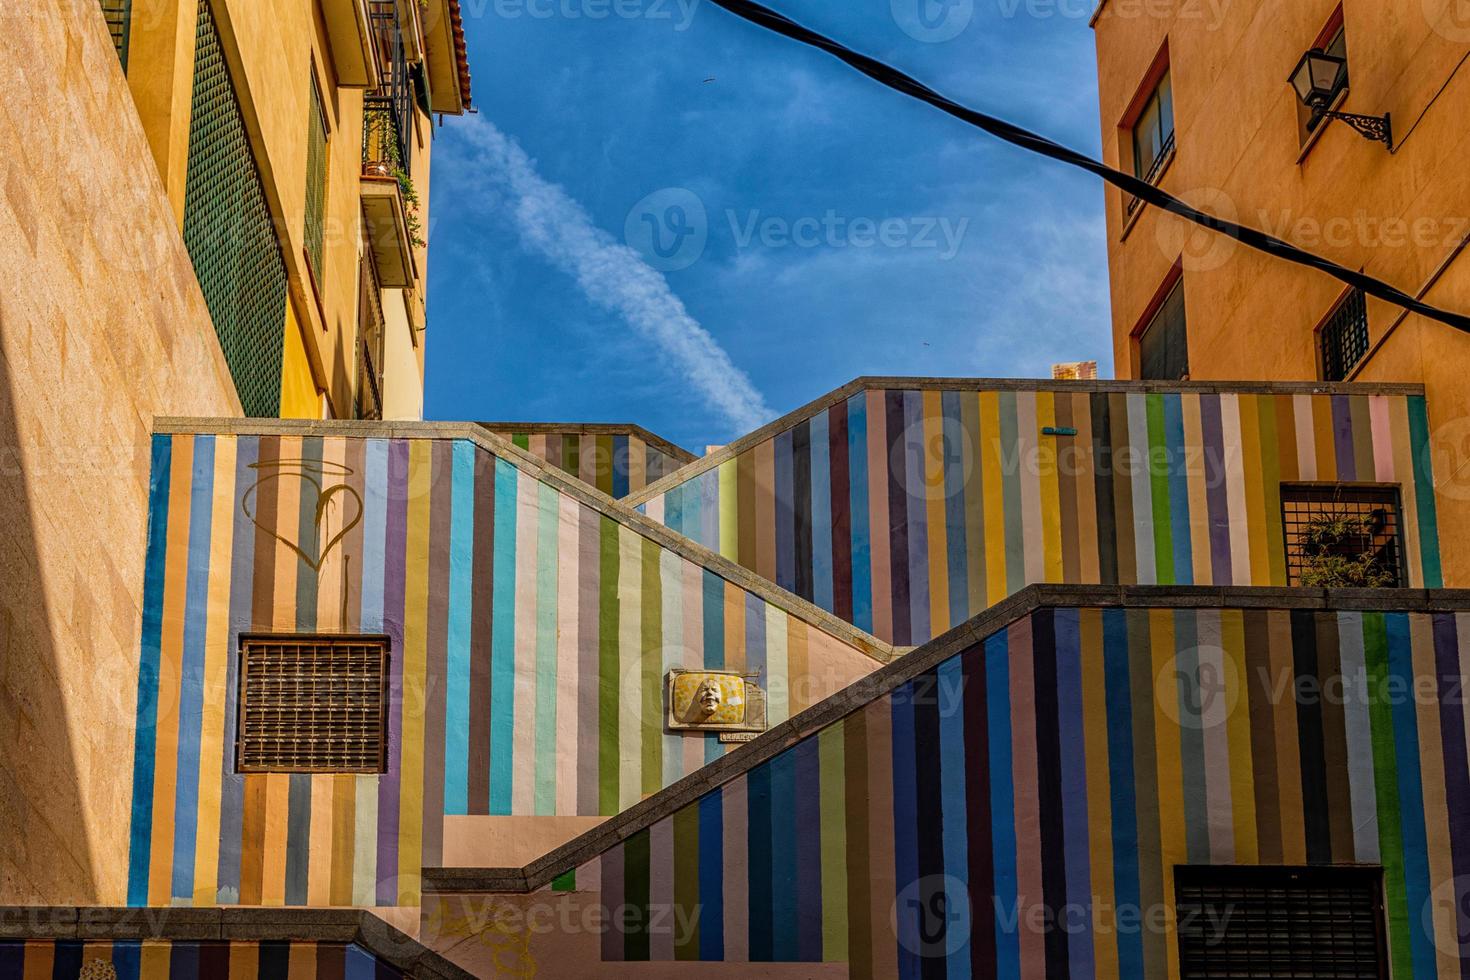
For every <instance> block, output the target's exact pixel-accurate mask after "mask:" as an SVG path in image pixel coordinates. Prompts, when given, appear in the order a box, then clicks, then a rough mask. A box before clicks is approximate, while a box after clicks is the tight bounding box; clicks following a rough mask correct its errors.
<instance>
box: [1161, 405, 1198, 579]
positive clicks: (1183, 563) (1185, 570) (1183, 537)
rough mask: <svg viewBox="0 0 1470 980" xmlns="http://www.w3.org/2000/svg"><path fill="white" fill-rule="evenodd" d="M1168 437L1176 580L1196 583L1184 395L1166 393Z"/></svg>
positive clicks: (1166, 430) (1170, 509)
mask: <svg viewBox="0 0 1470 980" xmlns="http://www.w3.org/2000/svg"><path fill="white" fill-rule="evenodd" d="M1164 439H1165V441H1166V442H1167V443H1168V447H1169V513H1170V514H1171V515H1173V516H1172V523H1173V525H1174V533H1173V535H1171V536H1172V537H1173V539H1174V583H1175V584H1177V585H1193V584H1194V547H1193V544H1192V543H1191V541H1190V533H1189V472H1188V469H1187V466H1188V455H1187V451H1186V450H1185V448H1184V398H1183V396H1181V395H1165V396H1164Z"/></svg>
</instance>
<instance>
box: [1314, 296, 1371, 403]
mask: <svg viewBox="0 0 1470 980" xmlns="http://www.w3.org/2000/svg"><path fill="white" fill-rule="evenodd" d="M1320 343H1321V347H1322V380H1324V381H1343V380H1345V379H1346V378H1347V376H1348V374H1349V372H1351V371H1352V369H1353V368H1354V367H1356V366H1357V364H1358V362H1359V361H1361V360H1362V359H1363V357H1364V355H1366V354H1367V353H1368V299H1367V297H1366V296H1365V295H1364V294H1363V291H1362V290H1361V289H1354V290H1353V291H1352V292H1350V293H1348V294H1347V295H1346V296H1344V297H1343V299H1342V302H1341V303H1338V304H1337V308H1336V309H1335V310H1333V311H1332V315H1331V316H1329V317H1328V318H1327V322H1326V323H1324V324H1322V329H1321V331H1320Z"/></svg>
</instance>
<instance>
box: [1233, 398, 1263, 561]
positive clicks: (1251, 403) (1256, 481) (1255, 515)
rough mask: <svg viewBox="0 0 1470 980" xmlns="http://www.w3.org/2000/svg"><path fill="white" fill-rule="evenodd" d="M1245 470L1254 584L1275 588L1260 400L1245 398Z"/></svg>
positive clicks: (1242, 411) (1242, 403) (1242, 402)
mask: <svg viewBox="0 0 1470 980" xmlns="http://www.w3.org/2000/svg"><path fill="white" fill-rule="evenodd" d="M1238 403H1239V405H1240V449H1241V469H1242V470H1244V472H1245V513H1246V528H1247V533H1248V534H1249V539H1250V549H1251V561H1250V568H1251V584H1252V585H1270V584H1271V559H1270V556H1269V555H1267V554H1266V491H1265V489H1264V488H1263V487H1262V484H1261V480H1262V476H1261V418H1260V410H1259V407H1260V399H1259V398H1257V397H1256V396H1255V395H1241V396H1240V398H1239V402H1238Z"/></svg>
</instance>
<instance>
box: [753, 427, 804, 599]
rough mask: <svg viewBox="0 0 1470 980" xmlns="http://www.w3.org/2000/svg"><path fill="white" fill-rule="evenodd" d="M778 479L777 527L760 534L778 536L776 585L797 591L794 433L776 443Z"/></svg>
mask: <svg viewBox="0 0 1470 980" xmlns="http://www.w3.org/2000/svg"><path fill="white" fill-rule="evenodd" d="M773 442H774V444H775V449H774V457H775V459H774V467H773V468H774V470H775V480H776V494H775V496H776V526H775V527H774V528H769V529H768V528H762V527H757V528H756V533H757V534H774V535H775V540H776V584H777V585H779V586H781V588H783V589H789V590H791V591H793V592H794V591H796V501H795V497H796V490H795V481H794V479H793V477H792V464H791V459H792V448H791V430H790V429H787V430H786V431H785V432H782V433H781V434H779V435H778V436H776V438H775V439H774V440H773Z"/></svg>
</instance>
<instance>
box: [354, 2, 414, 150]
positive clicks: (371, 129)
mask: <svg viewBox="0 0 1470 980" xmlns="http://www.w3.org/2000/svg"><path fill="white" fill-rule="evenodd" d="M368 16H369V18H370V21H371V23H372V30H373V47H374V49H375V50H376V52H377V57H378V70H379V74H380V77H381V79H382V82H381V84H380V85H379V86H378V88H376V89H374V90H373V91H371V92H369V93H367V95H365V96H364V97H363V134H362V166H363V173H365V174H368V175H371V176H379V177H389V176H393V175H394V171H402V172H403V173H405V174H407V173H412V171H413V166H412V165H413V157H412V153H413V141H412V139H410V135H411V133H412V127H413V80H412V78H411V77H410V76H409V67H408V53H407V48H406V44H405V41H404V37H403V29H404V28H403V21H402V19H401V17H400V15H399V12H398V3H397V2H396V0H368Z"/></svg>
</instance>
